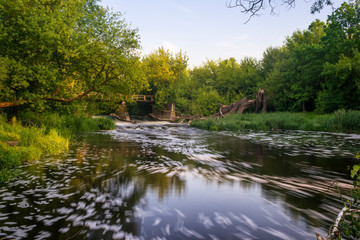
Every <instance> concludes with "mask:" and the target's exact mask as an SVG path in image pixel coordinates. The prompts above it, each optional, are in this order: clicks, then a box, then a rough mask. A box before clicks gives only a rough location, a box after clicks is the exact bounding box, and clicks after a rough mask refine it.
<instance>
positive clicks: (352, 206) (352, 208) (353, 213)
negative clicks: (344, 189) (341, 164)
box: [339, 153, 360, 239]
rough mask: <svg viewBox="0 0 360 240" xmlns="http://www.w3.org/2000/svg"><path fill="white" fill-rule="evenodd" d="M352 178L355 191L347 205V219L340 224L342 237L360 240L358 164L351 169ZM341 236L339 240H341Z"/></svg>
mask: <svg viewBox="0 0 360 240" xmlns="http://www.w3.org/2000/svg"><path fill="white" fill-rule="evenodd" d="M356 159H357V160H358V161H359V159H360V155H359V153H357V154H356ZM351 178H352V179H353V184H354V185H353V186H354V187H353V189H351V198H352V200H351V201H350V200H348V201H347V202H346V203H345V205H346V207H347V211H346V212H345V218H343V219H342V220H341V222H340V233H341V236H343V237H345V238H346V239H359V238H360V215H359V211H360V165H359V164H356V165H354V166H353V167H352V169H351ZM341 236H340V237H339V239H341Z"/></svg>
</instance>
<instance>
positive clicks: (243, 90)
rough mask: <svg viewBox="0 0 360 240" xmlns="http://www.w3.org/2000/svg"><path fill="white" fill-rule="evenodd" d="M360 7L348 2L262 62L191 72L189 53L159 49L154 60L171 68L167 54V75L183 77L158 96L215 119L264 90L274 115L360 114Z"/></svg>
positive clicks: (223, 63) (229, 62) (230, 62)
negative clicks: (222, 108) (223, 109)
mask: <svg viewBox="0 0 360 240" xmlns="http://www.w3.org/2000/svg"><path fill="white" fill-rule="evenodd" d="M359 3H360V1H359V0H357V1H351V2H349V3H346V2H345V3H343V4H342V5H341V7H339V8H338V9H336V10H334V12H333V13H332V14H331V15H330V16H329V17H328V19H327V21H326V23H325V22H321V21H320V20H316V21H314V22H313V23H311V24H310V26H309V27H308V29H307V30H304V31H300V30H298V31H295V32H294V33H293V34H292V35H291V36H289V37H287V38H286V39H285V41H284V45H283V46H281V47H270V48H268V49H267V50H266V51H265V52H264V54H263V59H262V60H260V61H258V60H256V59H254V58H244V59H242V60H241V61H240V62H237V61H236V60H235V59H234V58H230V59H226V60H218V61H212V60H208V61H207V62H206V63H204V64H203V65H202V66H199V67H195V68H194V69H192V70H189V71H186V69H187V68H186V64H187V61H186V57H184V55H183V54H181V53H180V55H175V56H174V55H172V54H171V53H169V52H166V51H165V50H164V49H159V50H158V51H155V52H154V53H152V54H151V59H152V61H153V62H154V59H155V57H156V58H157V59H158V65H159V66H165V64H161V61H162V60H160V56H162V57H164V56H165V55H166V59H167V60H166V62H167V64H168V65H169V66H168V69H167V70H166V71H165V72H171V71H176V70H177V69H181V74H180V72H178V77H177V78H176V79H175V78H174V80H172V81H171V82H167V83H166V84H164V85H163V86H165V85H166V87H164V90H162V91H161V94H159V93H156V94H157V99H161V102H160V103H165V102H169V101H173V102H175V103H176V106H177V108H178V109H180V110H181V111H183V112H186V113H190V114H202V115H211V114H213V113H215V112H216V111H217V110H218V108H219V106H218V103H224V104H229V103H232V102H235V101H237V100H239V99H241V98H243V97H245V96H250V95H253V96H255V94H256V92H257V90H258V89H259V88H262V89H265V94H266V96H267V102H268V109H269V110H270V111H295V112H296V111H317V112H319V113H329V112H333V111H335V110H338V109H352V110H360V104H359V102H360V52H359V49H360V6H359ZM148 61H149V58H148V57H146V58H144V59H143V63H145V64H146V65H147V66H148V67H149V66H150V64H147V62H148ZM163 61H164V59H163ZM152 66H155V65H152ZM175 66H182V67H180V68H179V67H178V68H175ZM149 71H150V72H151V71H152V70H149ZM174 74H175V73H174ZM157 79H160V78H157ZM150 85H151V83H150ZM158 87H159V85H158ZM164 98H166V99H164Z"/></svg>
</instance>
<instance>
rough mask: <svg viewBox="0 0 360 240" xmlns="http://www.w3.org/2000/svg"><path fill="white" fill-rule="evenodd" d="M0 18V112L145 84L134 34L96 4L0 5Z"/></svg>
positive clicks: (27, 0) (22, 0)
mask: <svg viewBox="0 0 360 240" xmlns="http://www.w3.org/2000/svg"><path fill="white" fill-rule="evenodd" d="M0 16H1V18H0V61H1V66H2V67H1V68H0V77H1V78H0V107H7V106H17V105H21V104H24V103H31V104H36V105H38V106H40V107H41V106H44V105H45V104H48V103H49V102H54V101H55V102H73V101H75V100H79V99H81V98H83V97H84V96H86V95H87V94H88V93H90V92H93V91H96V92H100V93H105V94H111V93H116V94H119V93H122V94H130V93H132V92H134V91H135V90H137V89H138V88H141V87H143V86H144V85H146V81H145V79H144V77H143V74H142V73H141V72H139V71H138V69H139V68H137V66H138V65H139V59H138V57H137V56H136V54H134V53H135V51H136V49H137V48H138V47H139V41H138V35H137V30H133V29H130V28H129V27H128V26H127V24H126V23H125V21H124V20H123V19H122V17H121V14H119V13H112V12H110V11H109V10H108V9H105V8H103V7H101V6H100V5H98V1H97V0H64V1H55V0H54V1H48V0H13V1H7V0H0Z"/></svg>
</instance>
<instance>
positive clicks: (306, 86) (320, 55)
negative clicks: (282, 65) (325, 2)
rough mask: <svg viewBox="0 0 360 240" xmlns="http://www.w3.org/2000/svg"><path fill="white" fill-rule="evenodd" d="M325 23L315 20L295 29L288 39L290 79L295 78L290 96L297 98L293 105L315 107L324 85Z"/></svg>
mask: <svg viewBox="0 0 360 240" xmlns="http://www.w3.org/2000/svg"><path fill="white" fill-rule="evenodd" d="M324 28H325V23H323V22H321V21H319V20H316V21H314V22H313V23H311V25H310V26H309V28H308V30H305V31H296V32H294V34H293V35H292V36H291V37H288V38H287V39H286V43H285V46H286V47H287V48H288V49H289V53H290V58H289V61H290V65H289V69H288V72H290V73H291V74H290V75H289V76H288V77H289V78H291V79H289V81H291V82H292V85H291V92H290V94H289V96H288V97H290V98H292V99H293V100H294V103H293V104H292V106H291V108H292V109H294V110H300V109H302V111H307V110H314V109H315V99H316V97H317V93H318V92H319V90H320V89H321V83H322V82H323V79H322V78H321V76H320V75H321V72H322V68H323V64H324V54H325V52H324V49H323V47H322V45H320V44H319V43H320V42H321V40H322V37H324V35H325V32H324Z"/></svg>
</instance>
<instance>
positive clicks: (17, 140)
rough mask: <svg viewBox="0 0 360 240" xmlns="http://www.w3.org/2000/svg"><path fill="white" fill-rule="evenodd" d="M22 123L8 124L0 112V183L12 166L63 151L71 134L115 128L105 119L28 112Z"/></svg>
mask: <svg viewBox="0 0 360 240" xmlns="http://www.w3.org/2000/svg"><path fill="white" fill-rule="evenodd" d="M23 125H24V126H23ZM23 125H22V124H21V123H20V122H16V121H15V120H13V121H12V123H8V122H7V121H6V120H5V118H4V117H3V116H2V115H0V183H2V182H5V181H7V180H8V179H9V178H10V177H12V176H14V175H15V173H16V167H18V166H19V165H20V164H22V163H24V162H27V161H34V160H38V159H40V157H41V156H42V155H44V154H59V153H62V152H65V151H66V150H67V149H68V145H69V141H70V139H71V137H72V136H74V134H78V133H81V132H88V131H97V130H109V129H114V128H115V123H114V121H112V120H111V119H107V118H95V119H90V118H86V117H83V116H78V117H76V116H67V115H62V116H59V115H57V114H48V115H43V116H40V115H36V114H30V113H27V118H26V119H25V121H24V122H23Z"/></svg>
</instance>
